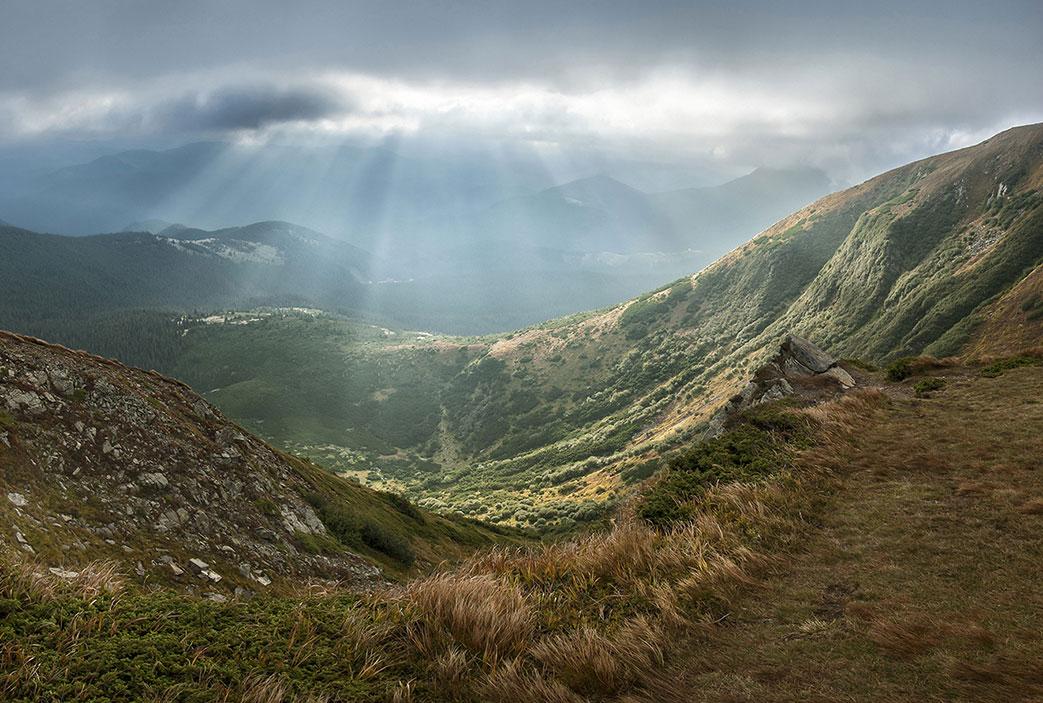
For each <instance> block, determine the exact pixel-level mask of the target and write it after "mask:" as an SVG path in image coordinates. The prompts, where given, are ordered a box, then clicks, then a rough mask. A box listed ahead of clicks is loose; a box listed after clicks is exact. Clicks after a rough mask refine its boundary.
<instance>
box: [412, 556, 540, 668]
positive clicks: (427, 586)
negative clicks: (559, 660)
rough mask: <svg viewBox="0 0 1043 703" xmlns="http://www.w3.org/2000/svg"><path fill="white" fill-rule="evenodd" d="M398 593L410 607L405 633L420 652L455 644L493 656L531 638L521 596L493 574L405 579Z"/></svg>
mask: <svg viewBox="0 0 1043 703" xmlns="http://www.w3.org/2000/svg"><path fill="white" fill-rule="evenodd" d="M401 598H402V604H403V605H404V606H405V607H406V608H407V609H409V610H413V611H415V613H416V617H415V619H414V620H413V621H412V622H411V623H410V625H409V637H410V640H411V641H412V643H413V644H414V646H415V647H416V648H417V650H418V651H420V652H421V654H423V655H425V656H437V655H438V654H439V653H440V652H442V651H443V650H445V649H446V648H448V647H450V646H451V645H454V644H455V645H460V646H461V647H463V648H464V649H466V650H468V651H470V652H472V653H474V654H477V655H479V656H480V657H482V658H483V659H484V660H486V661H489V662H493V661H496V660H498V659H500V658H501V657H503V656H507V655H511V654H517V653H519V652H521V651H523V650H524V649H525V648H526V647H527V645H528V644H529V642H530V641H531V638H532V631H533V626H534V622H533V615H532V612H531V610H530V608H529V604H528V603H527V602H526V600H525V597H524V596H523V595H522V593H521V591H520V589H518V588H517V587H515V586H512V585H510V584H508V583H506V582H504V581H503V580H501V579H498V578H496V577H495V576H491V575H486V574H456V573H442V574H436V575H434V576H429V577H427V578H423V579H419V580H416V581H414V582H412V583H411V584H409V586H407V587H406V589H405V591H404V593H403V594H402V597H401Z"/></svg>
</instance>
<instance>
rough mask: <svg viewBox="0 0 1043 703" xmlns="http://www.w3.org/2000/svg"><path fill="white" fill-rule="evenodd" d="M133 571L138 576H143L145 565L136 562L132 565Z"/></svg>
mask: <svg viewBox="0 0 1043 703" xmlns="http://www.w3.org/2000/svg"><path fill="white" fill-rule="evenodd" d="M134 573H135V574H137V575H138V576H144V575H145V565H144V564H142V563H141V562H140V561H139V562H138V563H137V564H135V565H134Z"/></svg>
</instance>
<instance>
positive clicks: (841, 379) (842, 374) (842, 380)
mask: <svg viewBox="0 0 1043 703" xmlns="http://www.w3.org/2000/svg"><path fill="white" fill-rule="evenodd" d="M822 375H823V376H828V377H830V378H835V379H836V380H837V382H838V383H839V384H840V385H842V386H843V387H844V388H854V387H855V385H857V384H856V382H855V379H854V378H853V377H852V376H851V374H849V373H848V372H847V371H845V370H844V369H842V368H840V367H839V366H834V367H833V368H831V369H829V370H828V371H826V372H825V373H823V374H822Z"/></svg>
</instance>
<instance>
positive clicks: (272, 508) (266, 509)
mask: <svg viewBox="0 0 1043 703" xmlns="http://www.w3.org/2000/svg"><path fill="white" fill-rule="evenodd" d="M254 505H255V506H256V507H257V509H258V510H260V511H261V513H262V514H264V515H267V516H268V517H278V516H279V506H278V505H276V504H275V501H274V500H272V499H271V498H258V499H257V500H255V501H254Z"/></svg>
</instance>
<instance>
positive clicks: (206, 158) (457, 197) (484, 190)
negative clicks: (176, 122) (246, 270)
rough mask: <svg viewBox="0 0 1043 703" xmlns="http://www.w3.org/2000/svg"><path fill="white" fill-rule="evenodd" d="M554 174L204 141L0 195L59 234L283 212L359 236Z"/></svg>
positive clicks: (56, 175)
mask: <svg viewBox="0 0 1043 703" xmlns="http://www.w3.org/2000/svg"><path fill="white" fill-rule="evenodd" d="M550 183H552V180H551V179H550V176H549V175H547V174H546V173H545V172H544V171H543V169H542V168H541V167H540V165H539V164H538V163H535V162H532V161H526V160H523V159H512V158H507V159H506V160H505V161H504V162H499V163H492V162H489V161H485V160H483V159H481V158H478V157H475V156H473V155H460V156H459V157H453V158H447V159H441V158H438V157H405V156H402V155H400V154H398V153H396V152H395V151H393V150H391V149H388V148H384V147H371V148H364V147H354V146H336V147H298V146H281V145H265V146H256V147H255V146H241V145H234V144H226V143H219V142H201V143H194V144H188V145H185V146H182V147H178V148H175V149H168V150H163V151H151V150H132V151H125V152H120V153H117V154H112V155H108V156H103V157H100V158H97V159H94V160H92V161H89V162H87V163H83V164H78V165H75V166H69V167H66V168H62V169H59V170H56V171H54V172H52V173H50V174H48V175H47V176H45V177H43V178H41V179H38V180H37V181H35V182H34V184H33V189H32V191H31V192H29V193H25V192H19V193H15V194H13V195H12V194H11V191H10V190H8V191H6V195H0V206H2V208H3V211H4V212H5V213H6V214H8V215H9V217H10V218H11V219H13V220H15V221H17V222H19V223H20V224H22V225H23V226H25V227H29V228H31V229H34V230H37V231H47V232H60V233H62V234H75V235H84V234H92V233H95V232H104V231H116V230H119V229H122V228H123V227H124V226H125V225H126V224H127V223H128V222H135V221H142V220H149V219H163V220H169V221H174V222H177V221H182V222H184V221H187V222H192V223H195V224H197V225H199V226H202V227H206V228H216V227H221V226H227V225H229V224H236V223H242V222H251V221H259V220H276V219H283V220H291V221H294V222H300V223H302V224H304V225H306V226H309V227H313V228H315V229H319V230H322V231H324V232H329V233H331V234H333V235H336V236H342V237H350V238H351V239H353V240H354V241H359V242H362V243H367V242H372V241H376V240H378V239H379V237H380V234H381V233H382V232H384V231H393V230H394V229H395V228H396V227H397V226H398V225H400V224H402V223H406V222H410V221H413V220H416V219H419V218H422V217H426V216H429V215H431V214H432V213H434V212H436V211H438V212H454V213H465V212H469V211H472V210H474V209H478V208H481V207H484V206H487V205H489V204H491V203H494V202H496V201H499V200H502V199H504V198H508V197H513V196H515V195H518V194H521V193H526V192H531V191H532V190H535V189H538V188H540V187H544V186H546V185H549V184H550Z"/></svg>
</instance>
